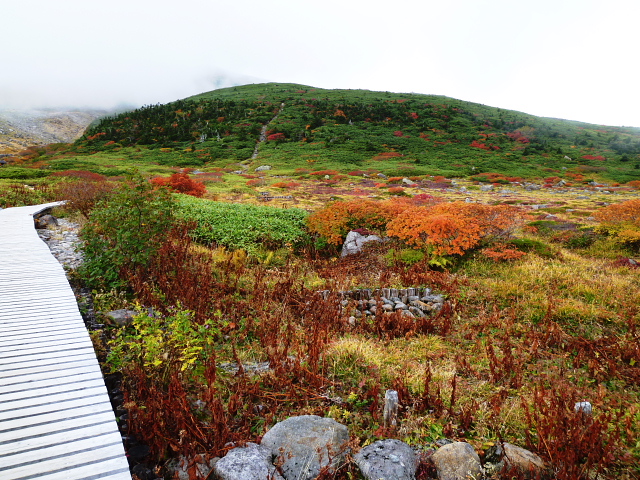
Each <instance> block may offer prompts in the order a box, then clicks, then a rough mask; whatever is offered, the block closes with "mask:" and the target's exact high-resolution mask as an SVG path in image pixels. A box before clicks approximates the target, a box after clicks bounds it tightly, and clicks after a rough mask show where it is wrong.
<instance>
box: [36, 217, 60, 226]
mask: <svg viewBox="0 0 640 480" xmlns="http://www.w3.org/2000/svg"><path fill="white" fill-rule="evenodd" d="M33 221H34V224H35V227H36V228H47V227H57V226H58V219H57V218H56V217H54V216H53V215H49V214H47V215H41V216H39V217H35V218H34V219H33Z"/></svg>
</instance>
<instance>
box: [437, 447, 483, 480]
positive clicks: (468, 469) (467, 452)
mask: <svg viewBox="0 0 640 480" xmlns="http://www.w3.org/2000/svg"><path fill="white" fill-rule="evenodd" d="M431 461H432V462H433V464H434V465H435V467H436V471H437V472H438V480H470V479H474V480H478V479H480V478H483V476H484V471H483V470H482V465H481V464H480V457H478V454H477V453H476V451H475V450H474V449H473V447H472V446H471V445H470V444H468V443H466V442H453V443H449V444H447V445H443V446H442V447H440V448H439V449H438V450H436V451H435V453H434V454H433V455H431Z"/></svg>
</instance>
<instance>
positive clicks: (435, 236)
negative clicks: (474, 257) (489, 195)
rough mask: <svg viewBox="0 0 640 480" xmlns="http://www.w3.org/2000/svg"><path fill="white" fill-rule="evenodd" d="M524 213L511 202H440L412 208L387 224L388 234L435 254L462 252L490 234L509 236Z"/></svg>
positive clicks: (475, 245) (492, 235)
mask: <svg viewBox="0 0 640 480" xmlns="http://www.w3.org/2000/svg"><path fill="white" fill-rule="evenodd" d="M519 223H520V215H518V211H517V210H516V209H515V208H514V207H510V206H508V205H495V206H493V205H483V204H477V203H464V202H453V203H439V204H436V205H427V206H418V207H414V208H408V209H406V210H405V211H403V212H402V213H401V214H400V215H398V217H397V218H395V219H394V220H392V221H391V222H389V224H388V225H387V234H388V235H390V236H393V237H397V238H399V239H400V240H403V241H404V242H406V243H407V244H409V245H412V246H415V247H419V248H426V249H428V250H431V251H432V252H433V254H435V255H462V254H464V253H465V252H466V251H467V250H469V249H471V248H474V247H477V246H478V245H479V244H480V242H481V240H483V239H485V238H489V237H494V238H497V237H505V236H508V235H509V234H510V233H511V232H512V231H513V229H514V228H515V227H516V226H518V225H519Z"/></svg>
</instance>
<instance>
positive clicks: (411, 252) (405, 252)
mask: <svg viewBox="0 0 640 480" xmlns="http://www.w3.org/2000/svg"><path fill="white" fill-rule="evenodd" d="M424 255H425V254H424V251H422V250H416V249H414V248H405V249H402V250H399V251H397V250H394V249H391V250H389V251H388V252H387V254H386V255H385V257H386V259H387V260H388V261H389V262H390V263H392V262H394V261H397V260H399V261H400V262H402V263H404V264H405V265H408V266H411V265H414V264H416V263H419V262H421V261H422V260H424Z"/></svg>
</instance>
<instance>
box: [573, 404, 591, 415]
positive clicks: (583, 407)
mask: <svg viewBox="0 0 640 480" xmlns="http://www.w3.org/2000/svg"><path fill="white" fill-rule="evenodd" d="M574 409H575V411H576V412H581V413H583V414H585V415H591V413H592V412H593V407H592V406H591V403H590V402H577V403H576V404H575V406H574Z"/></svg>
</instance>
